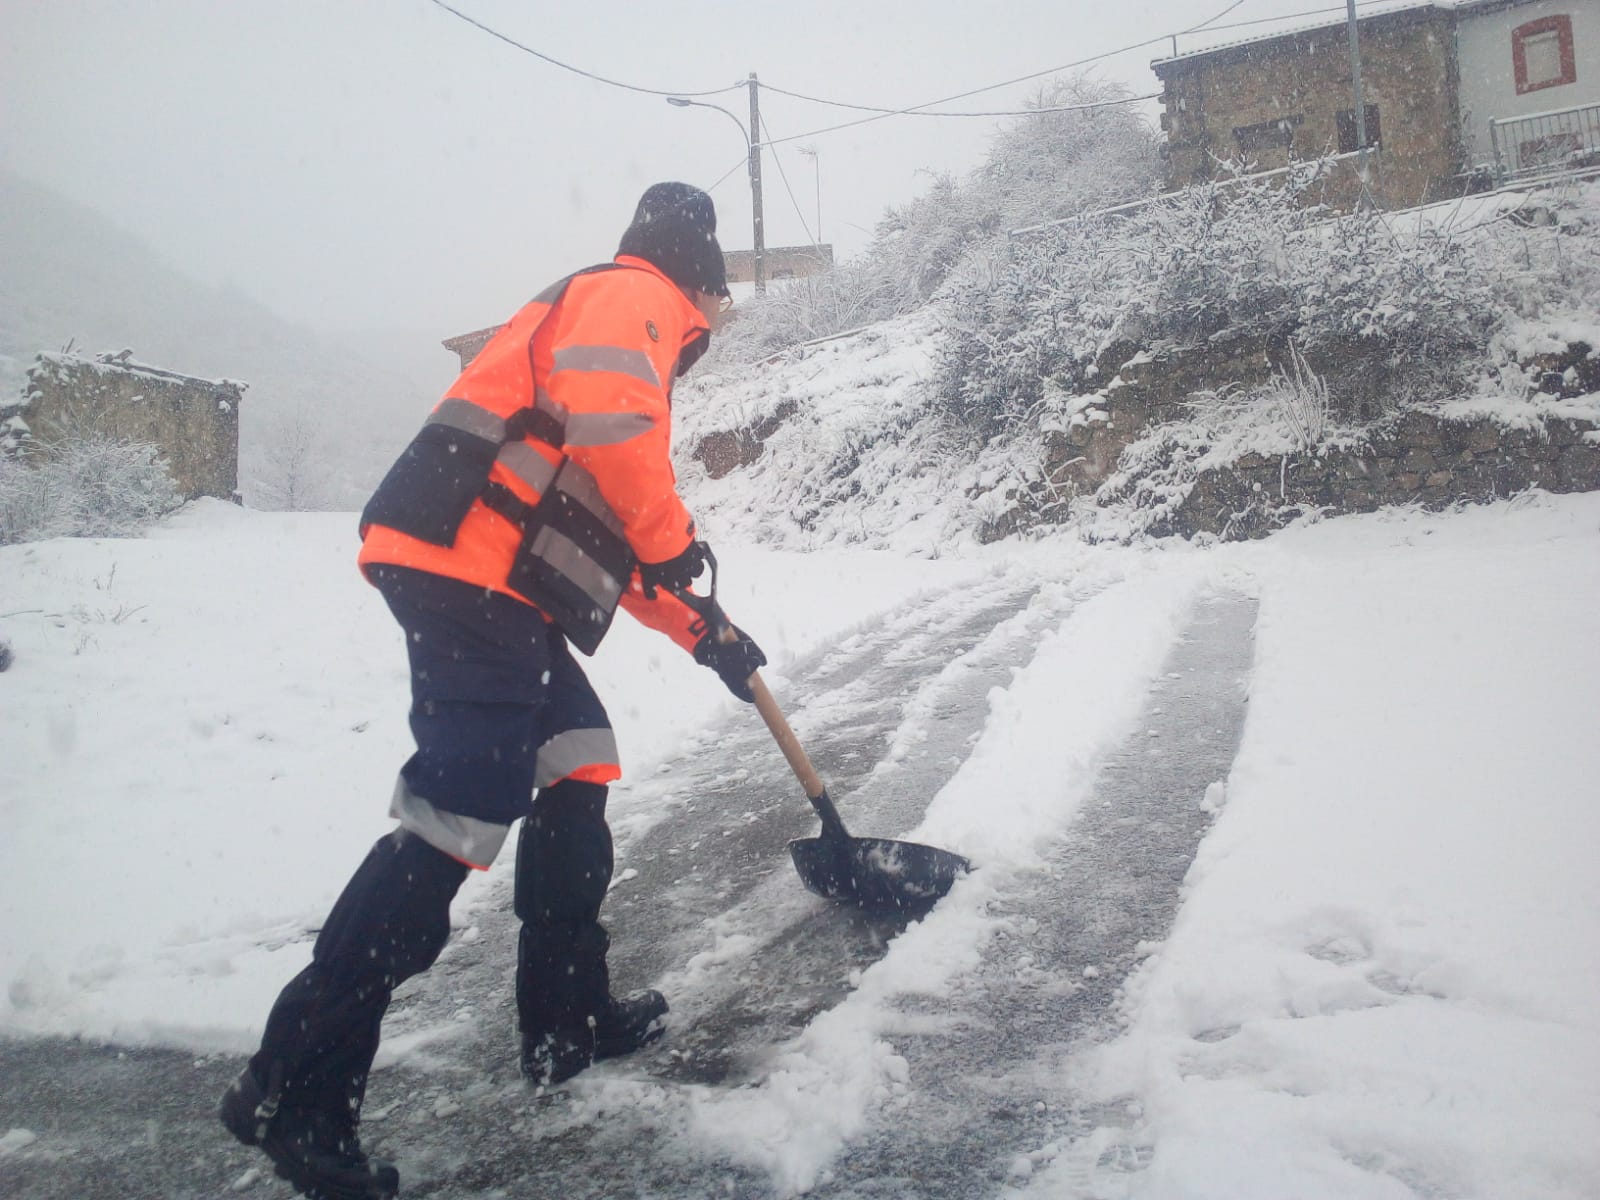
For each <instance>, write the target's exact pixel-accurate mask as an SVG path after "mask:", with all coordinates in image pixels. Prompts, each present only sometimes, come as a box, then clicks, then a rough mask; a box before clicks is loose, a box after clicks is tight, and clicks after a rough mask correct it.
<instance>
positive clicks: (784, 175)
mask: <svg viewBox="0 0 1600 1200" xmlns="http://www.w3.org/2000/svg"><path fill="white" fill-rule="evenodd" d="M761 128H762V130H764V131H765V132H766V135H767V140H766V141H765V142H763V143H762V145H764V146H771V145H773V144H774V142H773V140H772V130H771V129H768V128H767V119H766V117H762V118H761ZM772 161H773V162H774V163H776V164H777V166H778V178H779V179H781V180H783V190H784V191H786V192H788V193H789V204H790V205H791V206H792V207H793V208H794V215H795V216H797V217H799V218H800V228H801V229H803V230H805V231H806V241H808V242H810V243H811V244H812V245H813V246H815V245H816V244H817V239H816V236H815V235H814V234H813V233H812V232H811V225H810V223H809V222H808V221H807V220H806V215H805V213H803V212H801V211H800V201H798V200H796V199H795V198H794V189H793V188H792V187H790V186H789V173H788V172H787V171H785V170H784V169H783V159H781V158H779V157H778V152H777V151H776V150H774V151H773V152H772Z"/></svg>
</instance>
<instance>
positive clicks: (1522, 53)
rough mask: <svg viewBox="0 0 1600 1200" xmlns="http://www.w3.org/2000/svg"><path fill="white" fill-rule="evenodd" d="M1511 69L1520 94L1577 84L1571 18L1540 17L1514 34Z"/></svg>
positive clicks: (1520, 26) (1522, 26)
mask: <svg viewBox="0 0 1600 1200" xmlns="http://www.w3.org/2000/svg"><path fill="white" fill-rule="evenodd" d="M1511 66H1512V70H1513V71H1514V72H1515V73H1516V77H1517V95H1519V96H1520V95H1522V94H1523V93H1525V92H1537V91H1538V90H1539V89H1540V88H1549V87H1560V86H1561V85H1562V84H1564V83H1576V82H1577V79H1578V59H1577V55H1576V54H1575V53H1574V51H1573V47H1572V18H1571V17H1569V16H1567V15H1565V14H1562V15H1559V16H1554V17H1540V18H1539V19H1538V20H1537V21H1529V22H1528V23H1527V24H1526V25H1519V26H1517V27H1516V28H1515V29H1513V30H1512V31H1511Z"/></svg>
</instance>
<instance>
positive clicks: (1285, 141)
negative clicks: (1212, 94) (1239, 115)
mask: <svg viewBox="0 0 1600 1200" xmlns="http://www.w3.org/2000/svg"><path fill="white" fill-rule="evenodd" d="M1304 119H1305V118H1304V117H1303V116H1299V115H1296V116H1293V117H1279V118H1277V119H1276V120H1272V121H1261V122H1259V123H1258V124H1255V125H1240V126H1238V127H1237V128H1235V129H1234V131H1233V143H1234V145H1236V146H1238V147H1239V153H1240V154H1254V153H1256V152H1257V151H1260V150H1287V149H1289V148H1290V147H1291V146H1293V145H1294V127H1295V126H1296V125H1298V124H1300V122H1301V121H1303V120H1304Z"/></svg>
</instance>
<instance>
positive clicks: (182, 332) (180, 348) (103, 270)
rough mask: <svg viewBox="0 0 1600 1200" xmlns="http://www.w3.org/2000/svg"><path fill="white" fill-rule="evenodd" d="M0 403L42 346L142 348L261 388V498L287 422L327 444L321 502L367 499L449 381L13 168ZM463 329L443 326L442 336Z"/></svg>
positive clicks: (247, 463)
mask: <svg viewBox="0 0 1600 1200" xmlns="http://www.w3.org/2000/svg"><path fill="white" fill-rule="evenodd" d="M0 260H3V261H4V263H5V269H4V270H3V271H0V402H10V401H12V400H15V399H16V398H17V397H18V393H19V389H20V387H21V385H22V382H23V379H24V378H25V376H26V373H27V370H28V368H29V367H30V366H31V365H32V363H33V359H34V356H35V355H36V354H38V353H39V352H41V351H58V350H61V349H62V348H63V347H65V346H66V345H68V344H69V343H71V344H72V346H73V349H74V350H76V351H77V352H78V353H81V354H88V355H94V354H101V353H115V352H117V351H120V350H123V349H131V350H132V351H133V356H134V357H135V358H137V359H139V360H140V361H142V362H146V363H150V364H153V365H155V366H159V367H162V368H165V369H167V370H172V371H177V372H180V373H183V374H186V375H196V376H200V377H202V378H227V379H238V380H242V381H244V382H245V383H247V384H249V391H248V392H247V393H246V394H245V404H244V407H243V409H242V410H241V413H240V419H241V429H240V448H239V456H240V481H241V487H242V490H243V492H244V496H245V500H246V502H247V503H257V504H261V505H263V506H271V505H272V503H273V498H272V496H271V495H270V493H271V490H272V489H271V487H270V486H268V483H269V480H270V477H271V475H272V473H273V469H274V468H273V464H272V462H271V461H270V459H269V454H268V450H269V447H270V446H271V444H272V443H273V442H275V441H280V440H282V436H283V432H284V428H285V426H289V427H293V426H296V425H298V426H300V427H301V431H302V433H303V434H304V435H306V436H309V437H311V438H312V439H313V440H314V442H315V446H316V457H317V464H318V465H317V474H318V495H316V496H315V497H314V499H315V501H316V506H318V507H327V508H353V507H359V506H360V504H361V502H362V501H363V500H364V498H365V495H366V493H367V492H368V491H370V489H371V487H372V486H373V484H374V483H375V482H376V481H377V480H378V479H379V478H381V476H382V473H383V471H384V470H386V469H387V467H388V465H389V463H390V461H392V459H393V457H394V455H395V454H396V453H397V452H398V451H399V449H400V447H402V446H404V445H405V443H406V441H407V440H408V439H409V438H410V437H411V435H412V434H413V433H415V432H416V426H417V425H418V424H419V423H420V421H421V419H422V416H423V415H424V414H425V413H426V412H427V411H428V409H429V408H430V407H432V405H433V404H434V402H435V401H436V400H437V399H438V389H442V388H443V386H445V384H448V382H449V378H450V375H449V370H448V368H449V366H450V363H451V356H450V355H449V354H448V353H447V352H446V351H445V350H444V349H443V348H442V347H441V346H439V345H438V342H437V338H435V339H434V340H433V341H432V346H431V351H430V352H429V353H430V354H431V356H432V357H434V358H436V359H437V361H438V363H439V364H440V365H441V366H442V367H443V368H444V371H443V374H444V379H445V382H444V384H439V383H437V376H436V375H435V376H430V377H428V378H427V379H426V380H423V381H419V380H418V379H417V377H416V374H415V372H416V364H417V362H418V360H417V359H416V358H412V357H408V358H406V359H404V360H400V359H398V358H397V357H396V355H395V354H394V353H393V352H388V353H386V351H388V346H389V343H388V342H383V343H382V344H380V343H379V341H378V339H377V335H370V336H369V339H368V342H367V343H366V344H363V343H361V342H359V341H358V342H352V341H351V340H350V339H347V338H344V337H335V336H330V335H326V334H322V333H318V332H316V331H313V330H308V329H304V328H301V327H299V326H296V325H293V324H291V323H290V322H288V321H285V320H283V319H282V318H280V317H278V316H276V315H275V314H273V313H272V312H269V311H268V310H267V309H266V308H264V307H263V306H262V305H260V304H258V303H256V302H255V301H254V300H251V299H250V298H249V297H248V296H246V295H244V294H242V293H241V292H238V291H234V290H231V289H226V288H222V289H218V288H209V287H205V286H203V285H201V284H198V283H196V282H194V281H193V280H191V279H188V278H186V277H185V276H183V275H181V274H179V273H178V272H177V271H175V270H173V269H172V268H171V267H169V266H168V265H167V264H166V263H165V262H164V261H162V260H161V259H160V257H159V256H158V255H157V254H156V253H155V252H154V251H153V250H151V249H149V248H148V247H147V246H145V245H144V244H143V243H141V242H140V241H139V240H138V239H136V238H135V237H133V236H132V235H131V234H128V233H126V232H124V231H123V230H121V229H119V228H118V227H117V226H115V225H114V224H113V223H111V222H110V221H108V220H107V219H105V218H104V217H102V216H100V215H98V214H97V213H94V212H91V211H89V210H87V209H85V208H82V207H80V206H78V205H75V204H73V203H71V202H70V201H67V200H65V199H64V198H62V197H60V196H58V195H55V194H53V193H51V192H50V191H48V190H47V189H45V188H42V187H40V186H38V185H36V184H33V183H30V182H28V181H27V180H24V179H21V178H19V177H18V176H16V175H14V174H11V173H9V172H6V171H0ZM449 332H451V331H449V330H445V331H442V332H441V333H440V334H439V335H438V336H446V335H448V333H449Z"/></svg>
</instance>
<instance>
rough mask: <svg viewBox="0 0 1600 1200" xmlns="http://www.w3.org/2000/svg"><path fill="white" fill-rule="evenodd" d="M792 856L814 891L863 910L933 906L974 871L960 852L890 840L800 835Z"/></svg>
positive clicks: (795, 866) (806, 882)
mask: <svg viewBox="0 0 1600 1200" xmlns="http://www.w3.org/2000/svg"><path fill="white" fill-rule="evenodd" d="M789 856H790V857H791V858H793V859H794V869H795V870H796V871H798V872H799V873H800V880H801V882H802V883H804V884H805V885H806V887H807V888H809V889H810V890H811V891H813V892H815V893H816V894H817V895H819V896H825V897H827V898H828V899H829V900H842V901H845V902H847V903H851V904H857V905H860V906H861V907H862V908H911V909H921V908H928V907H930V906H931V905H932V904H933V903H934V901H936V900H938V899H939V898H940V897H941V896H943V895H944V894H945V893H946V892H948V891H949V890H950V887H951V885H952V884H953V883H955V881H956V879H957V878H958V877H959V876H961V875H964V874H966V872H967V871H969V870H971V869H972V864H971V863H970V862H968V861H967V860H966V859H964V858H962V857H961V856H960V855H959V854H952V853H950V851H948V850H937V849H935V848H934V847H932V846H923V845H920V844H918V843H917V842H897V841H892V840H890V839H888V838H860V837H844V838H839V837H829V836H827V835H826V834H825V835H823V836H822V837H814V838H798V839H796V840H795V841H792V842H790V843H789Z"/></svg>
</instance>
